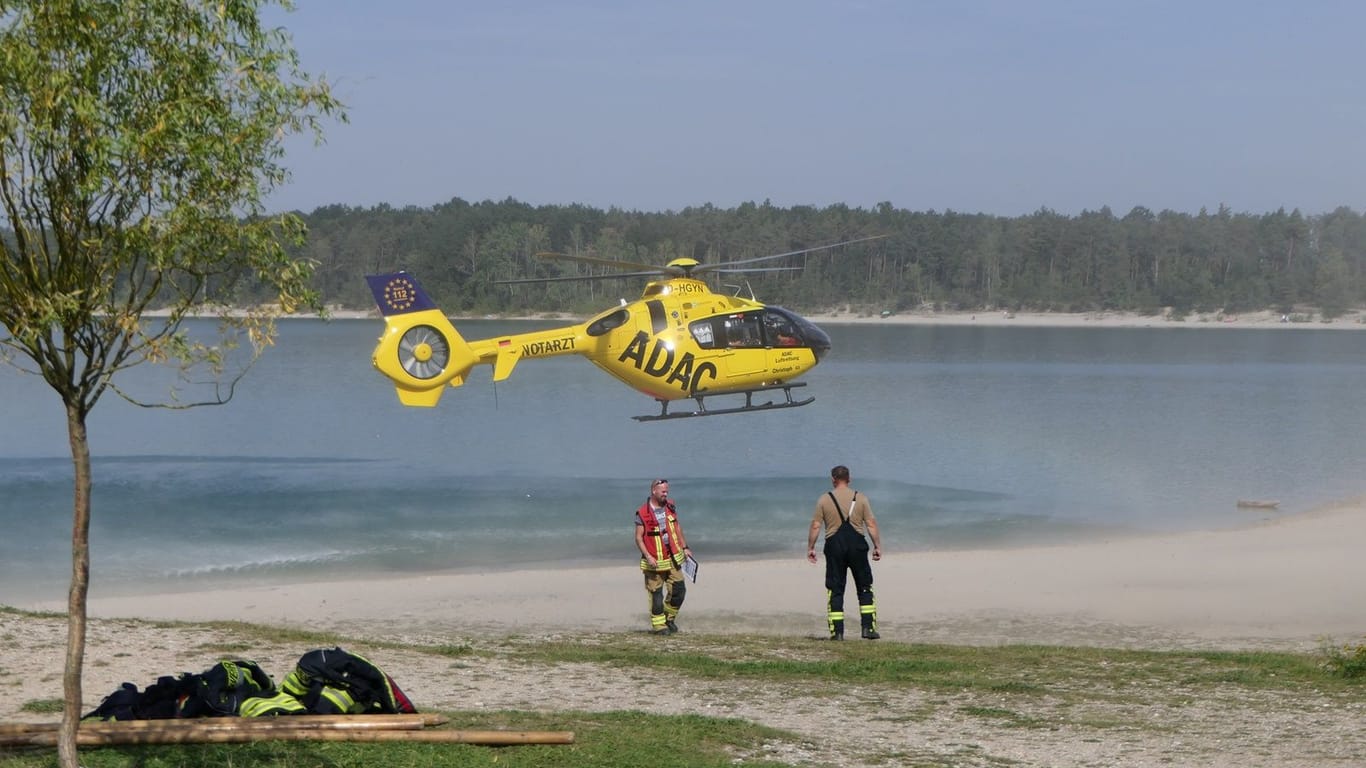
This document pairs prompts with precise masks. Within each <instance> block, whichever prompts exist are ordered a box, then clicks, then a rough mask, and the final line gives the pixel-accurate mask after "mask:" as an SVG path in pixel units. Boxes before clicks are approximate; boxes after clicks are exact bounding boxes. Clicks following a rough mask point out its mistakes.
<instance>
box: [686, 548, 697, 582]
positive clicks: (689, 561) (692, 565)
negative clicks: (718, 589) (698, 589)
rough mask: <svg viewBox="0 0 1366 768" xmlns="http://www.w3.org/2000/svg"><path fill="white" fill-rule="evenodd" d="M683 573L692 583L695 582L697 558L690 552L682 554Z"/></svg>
mask: <svg viewBox="0 0 1366 768" xmlns="http://www.w3.org/2000/svg"><path fill="white" fill-rule="evenodd" d="M683 573H684V575H686V576H687V577H688V578H689V579H691V580H692V583H694V584H696V583H697V560H696V559H695V558H694V557H693V556H692V555H691V554H688V555H684V556H683Z"/></svg>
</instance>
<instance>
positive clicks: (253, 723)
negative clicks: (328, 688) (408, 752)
mask: <svg viewBox="0 0 1366 768" xmlns="http://www.w3.org/2000/svg"><path fill="white" fill-rule="evenodd" d="M448 722H450V718H448V717H446V716H444V715H430V714H413V715H281V716H279V717H191V718H172V719H162V720H88V721H85V722H82V723H81V724H80V729H79V730H81V731H90V732H92V733H97V732H106V731H108V732H119V731H146V730H170V729H175V728H188V729H191V730H195V729H229V730H236V729H248V730H249V729H259V730H270V729H277V728H282V727H288V728H296V729H301V730H306V729H318V730H322V729H336V730H371V729H376V730H417V729H419V728H428V727H432V726H437V725H445V724H446V723H448ZM59 727H60V724H59V723H0V739H3V738H5V737H6V736H11V735H26V734H32V733H42V732H46V731H56V730H57V729H58V728H59Z"/></svg>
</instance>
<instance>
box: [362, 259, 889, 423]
mask: <svg viewBox="0 0 1366 768" xmlns="http://www.w3.org/2000/svg"><path fill="white" fill-rule="evenodd" d="M878 237H881V236H876V237H865V238H859V239H857V240H848V241H844V242H841V243H832V244H830V245H823V246H817V247H814V248H803V249H801V250H797V251H789V252H786V253H778V254H773V255H770V256H759V257H756V258H751V259H742V260H739V261H730V262H725V263H720V264H701V263H699V262H698V261H697V260H696V259H692V258H678V259H674V260H673V261H670V262H669V263H668V264H667V265H665V266H663V267H658V266H651V265H649V264H642V263H636V262H629V261H614V260H609V259H602V258H597V257H593V256H579V255H570V254H562V253H541V254H537V255H538V256H541V257H543V258H550V259H562V260H568V261H577V262H580V263H587V264H591V265H594V266H599V267H608V268H611V269H624V270H630V271H627V272H624V273H622V274H617V275H593V276H568V277H551V278H527V279H521V280H502V281H498V282H500V283H502V284H515V283H535V282H551V281H560V280H589V279H605V278H607V277H614V278H622V277H628V278H629V277H655V278H659V279H656V280H653V281H651V282H649V283H648V284H647V285H646V286H645V291H644V293H643V294H642V295H641V297H640V298H639V299H637V300H636V301H633V302H629V303H628V302H627V301H626V300H625V299H623V300H622V301H621V305H620V306H617V307H613V308H611V309H608V310H605V311H603V312H601V313H599V314H597V315H596V316H594V317H592V318H590V319H589V320H588V321H586V322H583V323H580V324H577V325H568V326H564V327H560V328H552V329H549V330H544V331H532V332H529V333H519V334H512V335H508V336H497V337H494V338H488V339H480V340H472V341H467V340H466V339H464V338H463V337H462V336H461V335H460V333H459V332H458V331H456V329H455V326H454V325H452V324H451V322H450V320H449V319H447V317H446V316H445V314H444V313H443V312H442V311H441V310H440V309H439V308H438V307H437V305H436V303H435V302H433V301H432V299H431V297H430V296H428V295H427V293H426V291H424V290H423V289H422V286H421V285H419V284H418V282H417V279H416V278H415V277H413V276H412V275H410V274H408V273H406V272H395V273H390V274H384V275H367V276H366V281H367V282H368V283H369V285H370V290H371V292H372V293H373V294H374V297H375V302H376V303H377V304H378V305H379V309H380V313H381V314H382V315H383V316H384V320H385V328H384V333H383V335H382V336H380V338H379V343H378V344H377V345H376V347H375V351H374V356H373V362H374V365H375V367H376V368H378V369H379V370H380V372H381V373H383V374H384V375H385V376H387V377H389V379H391V380H392V381H393V382H394V386H395V387H396V388H397V390H398V397H399V400H400V401H401V402H402V403H403V404H404V405H410V406H434V405H436V403H437V401H438V400H439V399H440V398H441V394H442V392H443V391H444V390H445V388H446V387H447V386H451V387H458V386H461V385H462V384H464V383H465V381H466V379H467V378H468V376H469V374H470V371H471V370H472V369H473V368H474V366H476V365H491V366H492V367H493V381H495V382H498V381H502V380H504V379H506V378H507V377H508V376H509V375H510V374H511V373H512V369H513V368H514V367H515V366H516V365H517V363H518V362H520V361H521V360H523V359H536V358H545V357H558V356H561V355H581V356H583V357H586V358H588V360H589V361H590V362H592V363H593V364H594V365H596V366H598V367H599V368H601V369H602V370H604V371H606V372H607V373H609V374H611V375H612V376H614V377H616V378H617V379H618V380H620V381H621V382H622V383H624V384H626V385H627V386H629V387H631V388H633V389H635V390H637V391H639V392H642V393H644V394H646V395H648V396H650V397H652V398H654V399H655V400H656V401H658V402H659V404H660V412H659V413H658V414H657V415H645V416H636V417H634V418H635V419H637V420H638V421H657V420H661V419H676V418H684V417H692V416H715V415H720V414H727V413H748V412H752V411H764V410H772V409H777V408H795V407H798V406H802V405H807V404H809V403H811V402H813V401H814V400H815V398H814V397H807V398H805V399H794V398H793V395H792V390H793V389H794V388H797V387H804V386H806V384H805V382H800V381H795V379H797V378H798V377H799V376H801V375H802V374H804V373H806V372H807V371H809V370H811V369H812V368H813V367H815V366H816V364H817V363H819V362H820V360H821V357H822V356H824V355H825V354H826V353H827V352H829V351H830V337H829V336H827V335H826V333H825V331H822V330H821V329H820V328H818V327H817V326H816V325H815V324H814V323H812V322H810V321H808V320H807V319H805V318H803V317H801V316H800V315H798V314H796V313H795V312H792V311H791V310H788V309H784V308H782V307H779V306H766V305H764V304H762V303H760V302H759V301H757V300H756V299H754V298H753V297H751V298H748V299H747V298H744V297H742V296H739V295H738V291H737V295H726V294H722V293H716V292H713V291H712V290H711V288H710V287H709V286H708V285H707V283H706V281H705V280H703V279H702V276H703V275H705V274H707V273H712V274H734V273H744V272H763V271H775V270H790V269H800V267H757V268H756V267H751V266H748V265H752V264H756V263H758V262H762V261H768V260H772V259H778V258H782V257H785V256H794V255H798V254H803V253H809V252H812V251H819V250H825V249H828V248H834V247H837V246H840V245H847V244H850V243H857V242H863V241H865V240H875V239H878ZM778 392H781V393H782V397H781V398H778V399H767V400H765V402H762V403H760V402H756V401H755V395H758V394H761V393H770V394H774V395H776V394H777V393H778ZM727 395H729V396H737V397H743V398H744V400H743V404H729V405H724V406H723V407H708V400H710V399H711V398H717V397H721V396H727ZM680 400H692V401H693V402H694V403H695V404H696V408H693V409H690V410H675V411H673V412H670V411H669V404H670V403H674V402H677V401H680Z"/></svg>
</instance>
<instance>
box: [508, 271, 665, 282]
mask: <svg viewBox="0 0 1366 768" xmlns="http://www.w3.org/2000/svg"><path fill="white" fill-rule="evenodd" d="M660 274H662V273H661V272H660V271H659V270H654V271H653V272H622V273H621V274H619V275H567V276H565V277H522V278H517V279H515V280H494V281H493V284H494V285H514V284H516V283H562V282H567V281H570V280H618V279H621V278H623V277H659V276H660Z"/></svg>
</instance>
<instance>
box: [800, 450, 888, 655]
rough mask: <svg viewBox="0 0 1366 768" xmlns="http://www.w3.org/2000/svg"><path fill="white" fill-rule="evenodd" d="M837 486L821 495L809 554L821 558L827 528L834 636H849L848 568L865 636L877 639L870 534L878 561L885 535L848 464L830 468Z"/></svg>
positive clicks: (827, 577) (828, 613)
mask: <svg viewBox="0 0 1366 768" xmlns="http://www.w3.org/2000/svg"><path fill="white" fill-rule="evenodd" d="M830 483H831V485H833V486H834V489H833V490H831V491H830V492H829V493H826V494H824V495H822V496H821V497H820V498H818V499H816V513H815V515H813V516H812V518H811V530H810V531H809V532H808V533H807V536H806V559H807V560H808V561H810V562H812V563H814V562H816V537H817V536H819V535H820V532H821V528H822V527H824V528H825V547H824V549H823V553H824V554H825V590H826V614H825V616H826V624H827V625H828V626H829V628H830V639H831V640H843V639H844V583H845V576H846V571H848V572H851V573H853V574H854V590H855V591H856V592H857V593H858V603H859V621H860V624H861V627H862V629H861V634H862V637H863V638H864V639H865V640H876V639H878V638H879V637H881V635H879V634H878V632H877V603H876V602H875V601H874V600H873V567H872V566H871V565H869V564H868V539H866V538H864V535H865V534H866V535H867V536H869V537H871V538H872V539H873V560H881V559H882V536H881V534H879V533H878V530H877V519H876V518H874V517H873V505H872V504H870V503H868V497H867V496H863V495H861V494H859V492H858V491H855V490H854V489H852V488H850V487H849V468H848V467H846V466H844V465H842V464H841V465H840V466H837V467H835V468H834V469H831V470H830Z"/></svg>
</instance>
